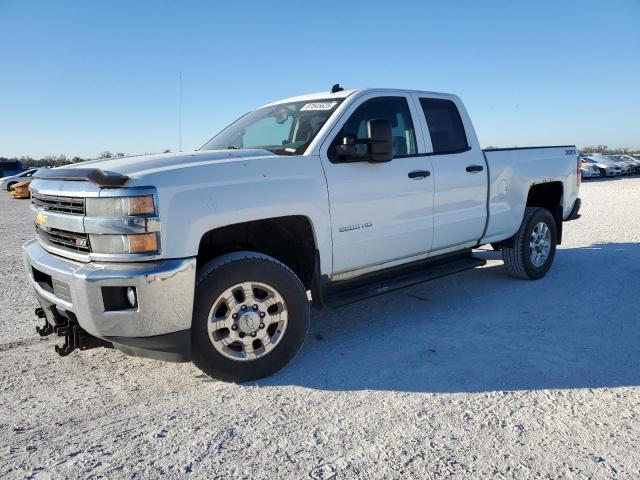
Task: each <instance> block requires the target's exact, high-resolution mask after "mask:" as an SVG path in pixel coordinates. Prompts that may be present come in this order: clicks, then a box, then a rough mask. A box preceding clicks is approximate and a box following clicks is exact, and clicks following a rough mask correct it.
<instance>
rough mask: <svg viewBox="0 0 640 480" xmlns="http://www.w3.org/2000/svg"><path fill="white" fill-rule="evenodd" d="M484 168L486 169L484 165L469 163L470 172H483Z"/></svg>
mask: <svg viewBox="0 0 640 480" xmlns="http://www.w3.org/2000/svg"><path fill="white" fill-rule="evenodd" d="M482 170H484V167H483V166H482V165H469V166H468V167H467V172H469V173H476V172H481V171H482Z"/></svg>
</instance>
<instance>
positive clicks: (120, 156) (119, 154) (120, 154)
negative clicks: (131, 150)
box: [116, 152, 125, 158]
mask: <svg viewBox="0 0 640 480" xmlns="http://www.w3.org/2000/svg"><path fill="white" fill-rule="evenodd" d="M124 156H125V154H124V153H122V152H118V153H116V157H118V158H122V157H124Z"/></svg>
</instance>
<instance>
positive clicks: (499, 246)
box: [491, 242, 502, 252]
mask: <svg viewBox="0 0 640 480" xmlns="http://www.w3.org/2000/svg"><path fill="white" fill-rule="evenodd" d="M491 248H492V249H493V250H495V251H496V252H499V251H500V250H502V242H495V243H492V244H491Z"/></svg>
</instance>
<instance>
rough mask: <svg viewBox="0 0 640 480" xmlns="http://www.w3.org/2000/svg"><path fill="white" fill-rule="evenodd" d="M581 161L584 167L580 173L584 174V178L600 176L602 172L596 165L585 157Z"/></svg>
mask: <svg viewBox="0 0 640 480" xmlns="http://www.w3.org/2000/svg"><path fill="white" fill-rule="evenodd" d="M581 160H582V166H581V167H580V173H581V174H582V178H592V177H599V176H600V170H598V167H597V166H596V164H595V163H593V162H590V161H589V160H586V159H585V158H584V157H583V158H582V159H581Z"/></svg>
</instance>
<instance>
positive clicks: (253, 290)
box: [191, 252, 309, 382]
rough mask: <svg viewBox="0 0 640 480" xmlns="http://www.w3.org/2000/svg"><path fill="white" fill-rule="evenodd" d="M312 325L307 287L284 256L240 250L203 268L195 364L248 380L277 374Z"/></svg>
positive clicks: (194, 336)
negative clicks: (280, 257)
mask: <svg viewBox="0 0 640 480" xmlns="http://www.w3.org/2000/svg"><path fill="white" fill-rule="evenodd" d="M308 326H309V302H308V299H307V294H306V291H305V289H304V287H303V286H302V283H301V282H300V280H299V279H298V277H297V276H296V275H295V274H294V273H293V272H292V271H291V270H290V269H289V268H288V267H286V266H285V265H284V264H283V263H281V262H279V261H278V260H276V259H274V258H272V257H269V256H267V255H263V254H260V253H256V252H236V253H231V254H226V255H222V256H220V257H218V258H216V259H214V260H212V261H211V262H209V263H207V264H206V265H204V266H203V267H202V268H200V269H199V270H198V275H197V284H196V292H195V299H194V312H193V322H192V327H191V338H192V340H191V342H192V345H191V346H192V351H193V361H194V363H195V364H196V366H197V367H198V368H200V370H202V371H203V372H204V373H206V374H207V375H209V376H210V377H213V378H217V379H219V380H224V381H231V382H246V381H249V380H256V379H259V378H263V377H266V376H268V375H271V374H273V373H275V372H277V371H278V370H280V369H281V368H282V367H284V366H285V365H286V364H287V362H289V360H291V359H292V358H293V357H294V356H295V354H296V353H297V352H298V350H299V348H300V346H301V345H302V343H303V341H304V337H305V335H306V333H307V329H308Z"/></svg>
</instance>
